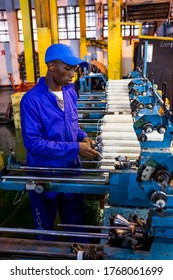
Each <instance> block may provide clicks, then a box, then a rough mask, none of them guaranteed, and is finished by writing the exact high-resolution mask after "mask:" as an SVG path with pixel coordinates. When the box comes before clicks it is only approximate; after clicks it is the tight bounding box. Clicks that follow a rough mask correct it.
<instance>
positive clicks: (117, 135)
mask: <svg viewBox="0 0 173 280" xmlns="http://www.w3.org/2000/svg"><path fill="white" fill-rule="evenodd" d="M101 138H102V139H105V140H112V139H114V140H124V139H126V140H137V136H136V133H135V132H128V133H127V132H124V131H123V132H109V131H104V132H102V133H101Z"/></svg>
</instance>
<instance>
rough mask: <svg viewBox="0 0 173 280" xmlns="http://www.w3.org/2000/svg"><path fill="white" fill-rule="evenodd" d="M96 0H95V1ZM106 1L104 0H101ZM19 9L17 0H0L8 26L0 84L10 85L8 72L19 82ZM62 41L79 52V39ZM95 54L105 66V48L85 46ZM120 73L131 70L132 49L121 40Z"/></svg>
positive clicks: (61, 1) (0, 51)
mask: <svg viewBox="0 0 173 280" xmlns="http://www.w3.org/2000/svg"><path fill="white" fill-rule="evenodd" d="M95 2H97V1H95ZM102 2H104V3H107V1H106V0H104V1H102ZM92 3H93V1H91V0H87V1H86V4H92ZM74 4H76V5H77V4H78V0H73V1H72V0H58V6H59V7H60V6H65V5H74ZM32 7H33V8H34V0H33V1H32ZM17 9H20V3H19V0H8V1H6V0H0V10H6V11H7V20H8V28H9V37H10V38H9V39H10V42H0V65H1V71H0V86H8V85H11V82H10V80H9V78H8V73H12V75H13V79H14V83H15V85H18V84H20V83H21V80H20V75H19V63H18V55H19V54H20V53H22V52H23V50H24V44H23V42H19V39H18V27H17V20H16V10H17ZM62 43H64V44H67V45H71V47H72V48H73V49H74V50H75V53H76V55H79V53H80V42H79V40H63V41H62ZM34 44H35V50H36V51H38V48H37V42H35V43H34ZM92 54H96V56H97V60H98V61H100V62H102V63H103V64H104V65H105V66H106V67H107V50H106V49H101V48H98V47H96V46H88V47H87V55H88V56H91V55H92ZM122 57H123V62H122V75H123V76H126V75H127V73H128V72H129V71H131V70H132V51H131V46H129V44H128V42H126V41H124V42H123V50H122Z"/></svg>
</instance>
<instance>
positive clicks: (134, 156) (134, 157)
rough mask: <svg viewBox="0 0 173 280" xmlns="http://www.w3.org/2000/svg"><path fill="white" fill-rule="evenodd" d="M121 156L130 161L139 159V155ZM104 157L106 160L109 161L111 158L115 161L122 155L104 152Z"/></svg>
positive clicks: (123, 154) (127, 154) (128, 154)
mask: <svg viewBox="0 0 173 280" xmlns="http://www.w3.org/2000/svg"><path fill="white" fill-rule="evenodd" d="M121 155H122V156H125V157H127V158H128V159H129V160H135V159H137V158H138V157H139V154H138V153H121ZM102 156H103V157H104V158H107V159H109V158H112V159H114V158H116V157H119V156H120V153H106V152H104V153H102Z"/></svg>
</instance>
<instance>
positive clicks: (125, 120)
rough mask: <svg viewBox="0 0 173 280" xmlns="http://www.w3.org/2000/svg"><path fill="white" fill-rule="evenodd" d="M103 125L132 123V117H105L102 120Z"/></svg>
mask: <svg viewBox="0 0 173 280" xmlns="http://www.w3.org/2000/svg"><path fill="white" fill-rule="evenodd" d="M102 121H103V122H104V123H107V122H108V123H117V122H118V123H130V122H131V123H133V118H132V115H131V114H129V115H105V116H104V117H103V118H102Z"/></svg>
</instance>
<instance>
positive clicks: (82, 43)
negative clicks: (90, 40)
mask: <svg viewBox="0 0 173 280" xmlns="http://www.w3.org/2000/svg"><path fill="white" fill-rule="evenodd" d="M79 9H80V57H81V58H82V59H83V58H84V56H85V55H87V45H86V13H85V0H79Z"/></svg>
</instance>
